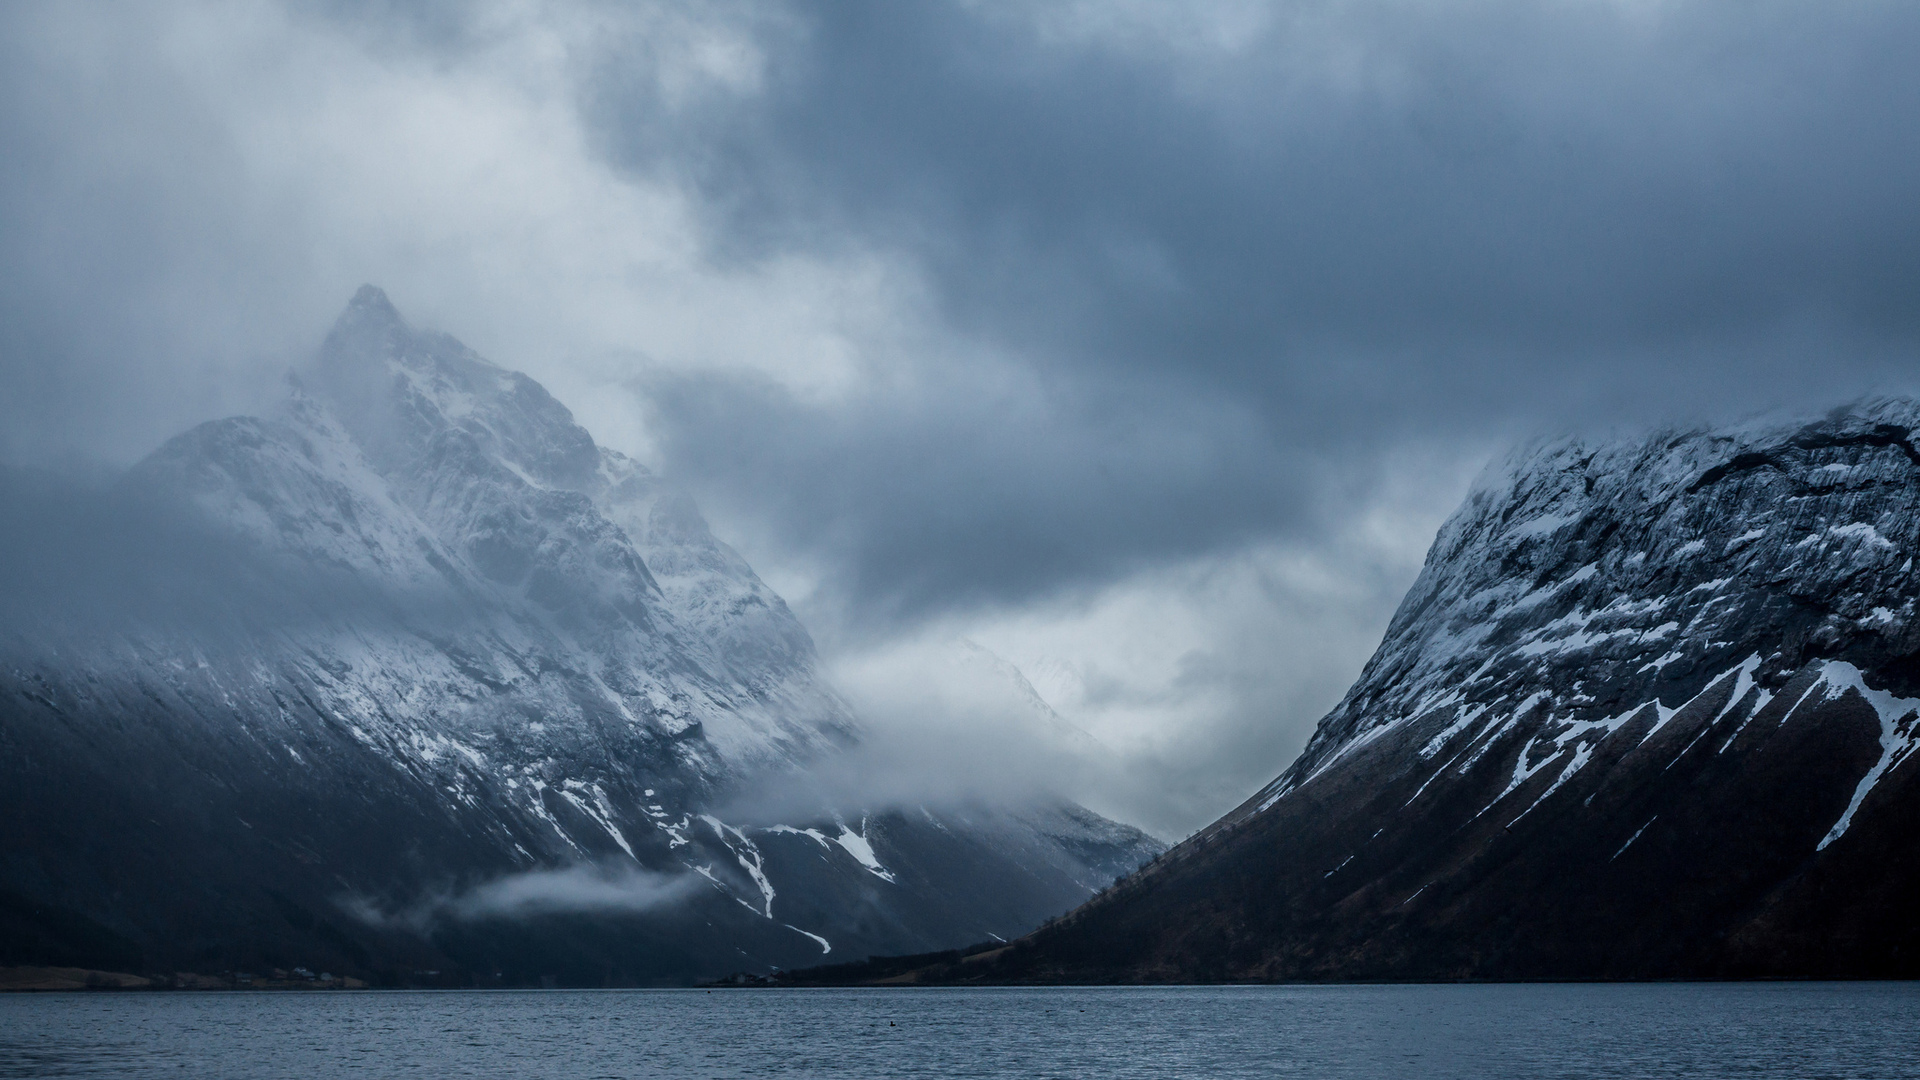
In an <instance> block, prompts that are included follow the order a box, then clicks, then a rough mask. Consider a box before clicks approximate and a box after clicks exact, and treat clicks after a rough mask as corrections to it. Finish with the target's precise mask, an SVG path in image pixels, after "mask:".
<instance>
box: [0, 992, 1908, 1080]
mask: <svg viewBox="0 0 1920 1080" xmlns="http://www.w3.org/2000/svg"><path fill="white" fill-rule="evenodd" d="M340 1075H346V1076H358V1077H441V1076H448V1077H452V1076H480V1077H567V1078H572V1080H587V1078H593V1077H675V1078H681V1077H688V1078H694V1077H749V1076H755V1077H757V1076H787V1077H814V1076H819V1077H854V1078H863V1077H890V1078H891V1077H1091V1078H1100V1080H1114V1078H1127V1077H1160V1076H1182V1077H1241V1076H1247V1077H1252V1076H1258V1077H1293V1076H1298V1077H1315V1078H1327V1077H1332V1078H1340V1077H1422V1078H1428V1077H1475V1078H1480V1077H1636V1078H1637V1077H1668V1076H1672V1077H1683V1076H1684V1077H1793V1078H1796V1080H1800V1078H1823V1077H1872V1078H1889V1077H1920V984H1913V983H1864V984H1862V983H1854V984H1836V983H1759V984H1755V983H1746V984H1657V985H1624V986H1623V985H1525V986H1513V985H1503V986H1276V987H1175V988H1095V989H1080V988H1072V989H914V990H720V991H713V992H708V991H704V990H630V991H627V990H605V991H565V990H557V991H496V992H460V991H440V992H417V993H416V992H392V993H377V992H360V993H352V992H343V993H320V992H315V993H264V992H255V993H204V994H199V993H122V994H113V993H87V994H45V995H27V994H13V995H5V996H0V1077H25V1076H31V1077H54V1076H154V1077H162V1076H164V1077H183V1076H190V1077H195V1078H201V1077H206V1078H223V1077H236V1078H238V1077H246V1078H276V1077H303V1078H308V1077H315V1076H340Z"/></svg>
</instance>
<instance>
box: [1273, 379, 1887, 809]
mask: <svg viewBox="0 0 1920 1080" xmlns="http://www.w3.org/2000/svg"><path fill="white" fill-rule="evenodd" d="M1916 426H1920V410H1917V409H1916V408H1915V406H1914V404H1913V403H1911V402H1900V401H1881V402H1875V403H1870V404H1868V405H1865V406H1863V407H1861V408H1859V409H1857V410H1854V411H1852V412H1843V413H1841V414H1839V415H1837V416H1836V417H1834V418H1831V419H1829V420H1828V421H1826V422H1823V423H1816V424H1812V425H1807V424H1799V423H1796V424H1790V425H1785V426H1777V425H1768V424H1754V425H1750V426H1747V427H1745V428H1740V429H1734V430H1731V431H1726V432H1707V433H1702V432H1688V433H1670V434H1667V435H1662V436H1658V437H1655V438H1652V439H1648V440H1646V441H1643V442H1638V443H1632V444H1612V445H1599V446H1588V445H1585V444H1583V443H1580V442H1578V441H1565V442H1561V443H1557V444H1551V445H1547V446H1544V447H1535V448H1530V449H1528V450H1524V451H1521V452H1519V453H1516V454H1515V455H1513V456H1512V457H1511V458H1509V459H1508V460H1507V461H1505V462H1504V463H1502V464H1501V465H1499V466H1496V467H1494V468H1492V469H1490V470H1488V472H1487V473H1486V474H1485V475H1484V476H1483V477H1482V478H1481V480H1480V481H1479V482H1478V483H1477V484H1476V485H1475V487H1474V489H1473V491H1472V493H1471V494H1470V495H1469V496H1468V499H1467V504H1466V506H1465V507H1464V508H1463V509H1462V510H1461V511H1460V512H1459V513H1457V514H1455V515H1454V517H1453V518H1452V519H1451V520H1449V521H1448V522H1447V524H1446V526H1445V527H1444V528H1442V529H1441V531H1440V534H1439V536H1438V537H1437V538H1436V539H1435V541H1434V545H1433V549H1432V551H1431V553H1430V554H1429V556H1428V559H1427V565H1426V568H1425V570H1424V571H1423V572H1422V574H1421V575H1420V578H1419V580H1418V581H1416V582H1415V584H1414V586H1413V588H1412V590H1411V591H1410V592H1409V593H1408V594H1407V597H1406V599H1405V600H1404V601H1403V602H1402V604H1401V606H1400V609H1399V611H1398V612H1397V613H1396V615H1395V617H1394V619H1393V622H1392V624H1391V625H1390V626H1389V627H1388V630H1387V635H1386V639H1385V641H1384V642H1383V643H1382V644H1381V646H1380V649H1379V650H1378V652H1376V654H1375V655H1374V657H1373V659H1372V660H1371V661H1370V662H1369V663H1368V665H1367V668H1366V670H1365V672H1363V674H1362V675H1361V677H1360V680H1359V681H1358V682H1357V683H1355V684H1354V687H1353V689H1351V690H1350V691H1348V693H1347V695H1346V697H1345V699H1343V700H1342V701H1341V703H1340V704H1339V705H1338V706H1336V707H1335V709H1334V710H1333V712H1332V713H1331V714H1330V715H1329V716H1328V717H1327V718H1326V719H1325V720H1324V721H1322V723H1321V725H1320V727H1319V729H1318V730H1317V731H1316V733H1315V735H1314V738H1313V740H1312V741H1311V743H1309V745H1308V746H1307V748H1306V750H1305V751H1304V752H1303V753H1302V754H1301V755H1300V758H1299V760H1298V761H1296V762H1295V763H1294V765H1293V766H1292V767H1291V768H1289V769H1288V770H1287V772H1286V773H1285V774H1283V775H1282V776H1281V778H1280V779H1278V780H1276V781H1275V782H1274V784H1273V785H1271V786H1270V787H1269V788H1268V789H1267V790H1266V791H1264V792H1263V793H1262V794H1261V795H1260V796H1258V797H1257V800H1256V802H1255V803H1254V806H1255V807H1265V806H1270V805H1272V803H1273V802H1274V801H1276V800H1277V799H1279V798H1280V797H1282V796H1284V795H1285V793H1286V792H1288V791H1290V790H1292V789H1293V788H1294V787H1296V786H1298V785H1299V784H1301V783H1304V782H1306V781H1307V780H1308V779H1310V778H1311V777H1312V776H1313V775H1315V774H1316V773H1317V772H1318V771H1320V770H1322V769H1324V768H1326V767H1327V766H1328V765H1330V764H1332V763H1333V762H1335V761H1337V760H1339V759H1340V758H1341V757H1343V756H1345V755H1348V754H1351V753H1353V752H1354V751H1355V750H1357V749H1359V748H1360V747H1362V746H1365V745H1366V744H1368V743H1370V742H1372V741H1374V740H1377V739H1381V738H1383V737H1386V736H1388V735H1390V734H1392V733H1393V732H1395V731H1396V730H1399V729H1401V728H1403V727H1411V728H1416V729H1420V730H1422V731H1423V733H1426V734H1427V735H1428V737H1427V738H1426V739H1425V741H1423V742H1422V743H1421V744H1420V747H1419V751H1418V753H1417V755H1416V756H1415V759H1414V760H1415V762H1416V764H1413V765H1412V767H1414V768H1416V769H1417V770H1424V769H1427V768H1428V767H1429V763H1432V767H1434V768H1439V767H1442V766H1440V764H1439V761H1440V760H1445V761H1448V762H1450V763H1459V764H1465V763H1466V759H1467V758H1471V757H1474V756H1475V754H1476V751H1481V752H1484V748H1485V747H1486V746H1488V745H1490V744H1491V743H1492V742H1493V741H1495V740H1496V739H1497V738H1498V734H1499V733H1502V732H1505V731H1511V730H1515V729H1516V728H1517V727H1519V726H1521V725H1523V724H1525V725H1526V726H1527V727H1528V728H1529V729H1530V730H1534V731H1537V734H1535V735H1534V736H1532V740H1533V741H1532V743H1531V745H1530V749H1529V751H1528V752H1527V753H1526V754H1524V755H1523V760H1524V761H1525V762H1526V764H1525V765H1524V766H1523V767H1522V768H1521V769H1520V770H1519V771H1518V772H1516V774H1515V777H1514V779H1513V781H1512V784H1511V788H1512V789H1514V790H1517V789H1518V788H1519V787H1520V786H1521V785H1522V784H1524V783H1525V782H1526V781H1527V780H1528V779H1529V778H1530V777H1532V776H1533V775H1536V774H1542V773H1544V774H1545V775H1548V776H1551V777H1552V778H1553V779H1552V781H1551V782H1550V783H1549V784H1548V793H1550V792H1551V791H1552V790H1555V789H1557V788H1558V787H1559V786H1560V785H1562V784H1564V783H1565V782H1566V781H1567V780H1568V779H1569V778H1571V776H1572V775H1573V774H1574V773H1575V772H1577V771H1578V770H1579V769H1581V768H1584V767H1586V766H1587V765H1588V764H1589V763H1591V762H1592V761H1593V760H1594V754H1595V749H1596V748H1597V747H1598V746H1599V745H1600V744H1601V743H1602V742H1604V741H1605V740H1606V739H1607V738H1608V737H1610V736H1612V735H1613V734H1614V733H1616V732H1618V731H1619V730H1620V729H1621V728H1622V727H1624V726H1625V725H1626V724H1627V723H1628V722H1629V721H1631V720H1635V719H1637V718H1640V717H1642V716H1643V715H1645V716H1648V717H1650V718H1651V721H1650V723H1649V724H1648V730H1647V731H1646V732H1645V734H1644V735H1642V736H1641V738H1642V740H1643V741H1644V740H1645V739H1647V738H1651V737H1652V736H1653V735H1654V734H1655V733H1656V732H1658V731H1659V730H1660V729H1661V728H1662V727H1663V726H1664V725H1665V724H1666V723H1668V722H1669V721H1670V720H1671V719H1672V718H1673V716H1674V715H1675V713H1676V712H1677V711H1678V710H1679V709H1680V708H1682V707H1684V706H1685V705H1686V704H1687V703H1688V702H1691V701H1694V700H1696V699H1697V698H1699V697H1700V695H1703V694H1706V693H1709V692H1713V693H1715V694H1716V695H1719V696H1724V697H1725V699H1726V700H1725V701H1724V703H1723V704H1722V706H1721V708H1720V715H1719V716H1718V718H1717V720H1716V723H1717V724H1722V725H1730V726H1731V728H1732V730H1730V731H1727V732H1725V733H1724V735H1725V737H1726V738H1728V739H1731V738H1732V736H1733V734H1736V733H1737V731H1738V730H1739V729H1740V728H1741V727H1742V726H1743V725H1744V724H1745V723H1746V722H1747V721H1750V720H1751V719H1752V718H1753V716H1755V715H1756V714H1757V713H1759V712H1760V711H1761V710H1762V709H1763V708H1764V707H1765V706H1766V705H1767V704H1768V703H1769V702H1771V701H1772V700H1773V699H1774V698H1775V696H1777V695H1778V694H1779V693H1781V692H1783V691H1785V690H1786V689H1787V688H1788V687H1789V685H1792V688H1793V692H1794V693H1796V694H1798V695H1800V696H1801V697H1803V698H1808V699H1811V700H1822V699H1825V698H1827V697H1831V696H1833V695H1836V694H1839V693H1841V692H1842V691H1844V690H1845V689H1846V688H1847V687H1849V686H1852V685H1854V684H1855V683H1857V682H1858V681H1859V678H1860V675H1859V672H1858V669H1857V668H1855V667H1853V665H1852V664H1850V663H1847V662H1846V661H1845V660H1841V659H1839V658H1840V657H1843V656H1844V657H1850V658H1854V659H1857V660H1859V661H1860V662H1861V663H1864V664H1867V665H1869V666H1871V667H1873V668H1875V669H1878V668H1881V667H1883V666H1886V662H1887V661H1888V660H1890V659H1894V658H1901V660H1902V662H1901V663H1899V664H1897V665H1895V666H1893V667H1891V668H1889V669H1888V670H1887V672H1886V677H1887V678H1888V679H1890V680H1891V681H1892V682H1894V683H1896V684H1897V685H1898V686H1899V688H1900V689H1901V690H1902V691H1907V690H1909V689H1910V680H1911V679H1912V674H1911V673H1910V672H1909V670H1908V667H1907V665H1906V663H1905V662H1904V658H1905V657H1907V656H1909V655H1911V654H1912V653H1914V652H1915V650H1916V649H1920V626H1914V603H1915V598H1916V595H1920V587H1917V586H1920V579H1916V578H1915V577H1914V575H1913V573H1912V571H1913V552H1915V551H1916V550H1920V507H1916V506H1915V505H1914V504H1913V501H1912V500H1911V498H1909V497H1908V492H1909V491H1910V490H1911V488H1912V485H1913V477H1914V470H1915V469H1916V467H1917V466H1920V452H1916V450H1915V448H1914V445H1913V443H1912V441H1911V432H1912V431H1913V429H1914V428H1915V427H1916ZM1796 675H1803V676H1804V677H1803V678H1800V679H1799V680H1798V681H1797V682H1796V681H1795V676H1796ZM1862 690H1863V691H1864V690H1865V687H1862ZM1875 693H1877V692H1875ZM1868 700H1870V701H1874V700H1878V698H1876V697H1873V696H1869V697H1868ZM1886 700H1887V702H1888V704H1886V705H1885V706H1884V709H1883V711H1885V710H1893V715H1889V716H1887V717H1886V718H1885V719H1886V720H1887V722H1888V723H1889V724H1891V723H1892V722H1893V721H1896V720H1898V719H1899V718H1900V710H1899V708H1898V706H1897V704H1895V703H1894V699H1892V698H1887V699H1886ZM1907 711H1909V712H1910V711H1911V710H1910V709H1909V710H1907ZM1536 714H1537V719H1536ZM1901 730H1902V731H1904V730H1905V729H1904V728H1903V729H1901ZM1703 737H1704V736H1703ZM1891 740H1892V741H1891V742H1890V743H1889V749H1888V753H1889V755H1892V756H1891V757H1889V759H1888V764H1889V765H1891V764H1893V763H1894V762H1895V760H1896V759H1898V758H1902V757H1904V755H1905V753H1906V752H1907V749H1908V748H1909V747H1908V744H1907V742H1906V741H1905V740H1906V736H1905V735H1900V734H1896V735H1893V736H1891ZM1878 775H1880V773H1875V774H1874V777H1877V776H1878ZM1872 779H1873V778H1872V777H1870V778H1863V782H1864V783H1868V784H1870V783H1871V782H1872ZM1546 794H1547V793H1542V794H1541V795H1540V796H1539V798H1541V799H1544V798H1545V797H1546ZM1838 827H1839V823H1837V822H1836V828H1838Z"/></svg>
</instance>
